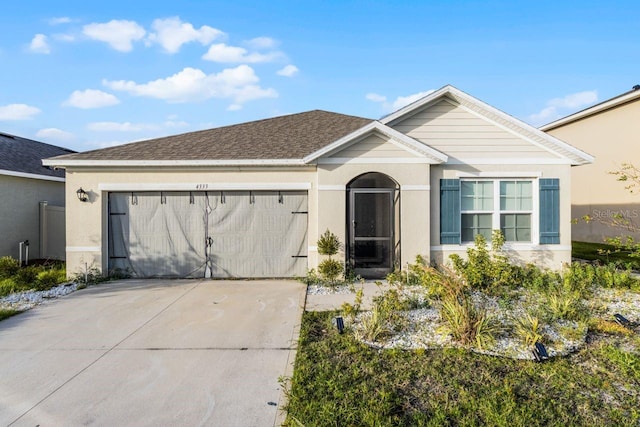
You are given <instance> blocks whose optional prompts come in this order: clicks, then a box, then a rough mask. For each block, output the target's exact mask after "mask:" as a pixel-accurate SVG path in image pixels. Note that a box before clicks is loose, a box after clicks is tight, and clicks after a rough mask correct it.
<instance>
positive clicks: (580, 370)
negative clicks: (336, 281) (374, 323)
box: [285, 312, 640, 427]
mask: <svg viewBox="0 0 640 427" xmlns="http://www.w3.org/2000/svg"><path fill="white" fill-rule="evenodd" d="M339 314H341V313H340V312H307V313H305V314H304V316H303V321H302V327H301V334H300V341H299V348H298V352H297V357H296V365H295V370H294V374H293V377H292V379H291V383H290V386H289V388H288V392H287V394H288V404H287V407H286V409H287V411H288V417H287V421H286V424H285V425H289V426H300V425H304V426H307V427H309V426H326V425H358V426H374V425H375V426H398V425H412V426H414V425H415V426H420V425H424V426H427V425H433V426H442V425H456V426H465V425H547V426H569V425H621V426H624V425H628V426H637V425H638V423H639V422H640V405H639V404H638V403H639V402H640V394H639V391H640V355H639V354H638V352H637V349H638V347H637V345H638V343H637V339H634V338H630V337H628V336H624V335H618V334H615V333H613V334H609V333H607V334H603V333H599V332H589V335H588V336H587V338H588V339H587V344H586V345H585V346H584V347H582V348H581V349H580V350H578V351H577V352H575V353H573V354H571V355H569V356H568V357H562V358H554V359H552V360H549V361H547V362H545V363H533V362H530V361H523V360H516V359H510V358H503V357H492V356H487V355H481V354H476V353H472V352H470V351H468V350H465V349H462V348H445V349H437V350H398V349H392V350H376V349H374V348H371V347H369V346H367V345H365V344H363V343H362V342H360V341H358V340H357V339H356V338H355V337H354V335H353V334H350V333H344V334H339V332H338V331H337V329H336V328H335V326H334V325H333V323H332V321H333V318H334V317H335V316H336V315H339ZM634 340H635V342H634ZM629 347H632V348H635V350H634V351H633V352H632V351H629V350H628V348H629Z"/></svg>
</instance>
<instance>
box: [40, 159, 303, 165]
mask: <svg viewBox="0 0 640 427" xmlns="http://www.w3.org/2000/svg"><path fill="white" fill-rule="evenodd" d="M42 163H43V164H44V165H45V166H57V167H68V166H88V167H93V166H106V167H109V166H120V167H127V166H129V167H131V166H134V167H135V166H304V165H305V163H304V162H303V161H302V160H299V159H255V160H252V159H248V160H63V159H61V160H55V159H47V160H43V161H42Z"/></svg>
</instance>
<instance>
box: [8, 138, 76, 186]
mask: <svg viewBox="0 0 640 427" xmlns="http://www.w3.org/2000/svg"><path fill="white" fill-rule="evenodd" d="M70 153H75V151H72V150H67V149H66V148H62V147H57V146H55V145H50V144H45V143H44V142H38V141H33V140H31V139H26V138H21V137H19V136H14V135H9V134H6V133H0V170H7V171H12V172H20V173H28V174H35V175H44V176H49V177H56V178H64V170H53V169H50V168H48V167H46V166H43V165H42V159H46V158H48V157H53V156H60V155H68V154H70Z"/></svg>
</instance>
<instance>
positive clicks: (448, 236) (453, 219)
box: [440, 179, 460, 245]
mask: <svg viewBox="0 0 640 427" xmlns="http://www.w3.org/2000/svg"><path fill="white" fill-rule="evenodd" d="M440 244H441V245H451V244H453V245H457V244H460V180H459V179H441V180H440Z"/></svg>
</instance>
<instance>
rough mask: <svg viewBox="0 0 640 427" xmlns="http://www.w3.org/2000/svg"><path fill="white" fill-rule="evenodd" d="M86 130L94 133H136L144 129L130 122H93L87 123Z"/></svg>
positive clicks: (143, 126)
mask: <svg viewBox="0 0 640 427" xmlns="http://www.w3.org/2000/svg"><path fill="white" fill-rule="evenodd" d="M87 129H89V130H92V131H96V132H138V131H141V130H143V129H145V125H142V124H133V123H131V122H124V123H118V122H94V123H89V124H88V125H87Z"/></svg>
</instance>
